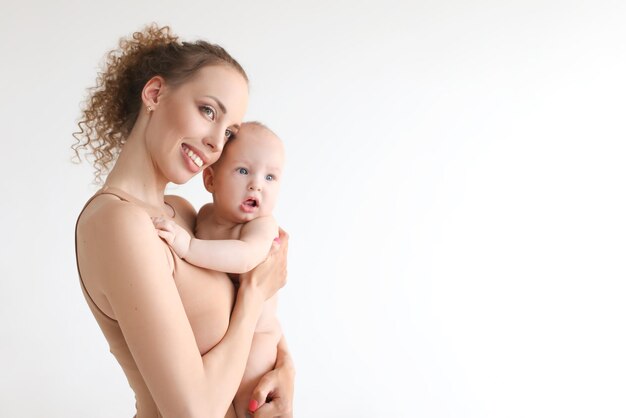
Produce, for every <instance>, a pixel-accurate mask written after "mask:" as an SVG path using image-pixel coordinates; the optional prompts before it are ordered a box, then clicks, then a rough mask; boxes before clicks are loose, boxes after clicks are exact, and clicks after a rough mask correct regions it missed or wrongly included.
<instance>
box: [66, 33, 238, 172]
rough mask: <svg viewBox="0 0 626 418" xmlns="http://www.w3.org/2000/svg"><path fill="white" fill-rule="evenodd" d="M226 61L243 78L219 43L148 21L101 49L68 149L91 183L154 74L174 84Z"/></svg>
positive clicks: (115, 150) (117, 145) (113, 152)
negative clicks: (101, 60) (184, 36)
mask: <svg viewBox="0 0 626 418" xmlns="http://www.w3.org/2000/svg"><path fill="white" fill-rule="evenodd" d="M219 64H222V65H229V66H231V67H232V68H234V69H236V70H237V71H238V72H239V73H241V75H242V76H243V77H244V78H245V79H246V81H247V80H248V77H247V76H246V73H245V71H244V70H243V68H242V67H241V65H239V63H238V62H237V61H235V59H234V58H233V57H231V56H230V55H229V54H228V52H226V51H225V50H224V49H223V48H222V47H220V46H218V45H215V44H210V43H208V42H205V41H196V42H181V41H179V40H178V37H177V36H175V35H174V34H172V33H171V31H170V28H169V27H168V26H163V27H159V26H158V25H157V24H155V23H153V24H151V25H148V26H147V27H146V28H145V29H143V30H142V31H140V32H135V33H133V34H132V36H131V37H130V38H122V39H121V40H120V42H119V48H117V49H115V50H113V51H111V52H109V53H108V54H107V55H106V61H105V65H104V71H103V72H101V73H99V74H98V78H97V80H96V85H95V86H94V87H92V88H90V89H89V95H88V98H87V100H86V102H85V105H84V108H83V111H82V118H81V119H80V121H79V122H78V129H79V130H78V131H77V132H74V134H73V136H74V138H75V139H76V142H75V143H74V145H72V149H73V150H74V152H75V161H76V162H80V161H81V158H80V156H81V154H83V155H84V156H85V157H86V158H87V159H88V160H89V161H90V162H91V163H92V164H93V166H94V168H95V171H94V174H95V183H102V178H103V176H105V175H106V174H107V173H108V171H109V170H110V168H111V167H110V166H111V164H112V162H114V161H115V159H116V158H117V156H118V155H119V152H120V150H121V149H122V146H123V145H124V142H125V141H126V138H127V137H128V135H129V134H130V131H131V129H132V128H133V125H134V124H135V121H136V119H137V116H138V114H139V111H140V109H141V107H142V102H141V91H142V89H143V87H144V86H145V84H146V83H147V82H148V80H150V79H151V78H152V77H154V76H157V75H159V76H161V77H163V78H164V79H165V80H166V81H167V83H168V84H170V85H172V86H177V85H180V84H182V83H184V82H185V81H186V80H188V79H189V78H190V77H192V76H193V75H194V74H195V73H196V72H197V71H198V70H199V69H201V68H203V67H205V66H207V65H219Z"/></svg>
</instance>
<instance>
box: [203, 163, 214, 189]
mask: <svg viewBox="0 0 626 418" xmlns="http://www.w3.org/2000/svg"><path fill="white" fill-rule="evenodd" d="M213 174H214V173H213V167H207V168H205V169H204V171H203V172H202V180H203V181H204V188H205V189H206V190H207V192H209V193H213V190H215V188H214V187H213V180H214V179H215V177H214V176H213Z"/></svg>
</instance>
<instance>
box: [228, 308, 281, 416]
mask: <svg viewBox="0 0 626 418" xmlns="http://www.w3.org/2000/svg"><path fill="white" fill-rule="evenodd" d="M275 308H276V301H275V300H272V299H270V300H268V301H267V302H266V306H265V307H264V310H263V314H262V315H261V318H260V319H259V323H258V324H257V329H256V331H255V333H254V337H253V339H252V347H251V348H250V355H249V356H248V363H247V364H246V370H245V372H244V375H243V378H242V379H241V385H239V389H238V390H237V394H236V395H235V400H234V401H233V404H234V405H235V411H236V412H237V417H238V418H246V417H248V416H250V414H249V412H248V405H249V403H250V399H252V391H253V390H254V388H255V387H256V385H257V384H258V383H259V381H260V380H261V378H262V377H263V376H264V375H265V373H267V372H269V371H270V370H273V369H274V366H275V365H276V352H277V346H278V342H279V341H280V337H281V335H282V331H281V329H280V323H279V322H278V319H277V318H276V315H275Z"/></svg>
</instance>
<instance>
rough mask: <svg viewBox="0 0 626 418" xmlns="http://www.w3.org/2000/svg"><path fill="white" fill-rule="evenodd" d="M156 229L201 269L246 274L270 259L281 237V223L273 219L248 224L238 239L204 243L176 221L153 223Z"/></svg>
mask: <svg viewBox="0 0 626 418" xmlns="http://www.w3.org/2000/svg"><path fill="white" fill-rule="evenodd" d="M153 222H154V226H155V227H156V228H157V229H158V230H159V231H158V232H159V236H160V237H161V238H163V239H164V240H165V241H167V243H168V244H169V245H170V246H171V247H172V249H173V250H174V251H175V252H176V254H178V256H179V257H181V258H184V259H185V260H187V261H188V262H189V263H191V264H194V265H196V266H199V267H203V268H207V269H211V270H215V271H223V272H227V273H238V274H239V273H246V272H248V271H250V270H252V269H253V268H254V267H256V266H257V265H258V264H259V263H261V261H263V260H264V259H265V257H267V254H268V253H269V251H270V248H271V247H272V241H273V240H274V238H276V237H277V236H278V224H277V223H276V221H275V220H274V218H273V217H271V216H263V217H259V218H256V219H253V220H252V221H250V222H248V223H246V224H245V225H244V226H243V227H242V228H241V234H240V237H239V239H229V240H204V239H197V238H194V237H191V236H190V235H189V233H188V232H187V231H186V230H184V229H183V228H181V227H180V226H178V224H176V223H175V222H173V221H170V220H168V219H163V218H156V219H154V220H153Z"/></svg>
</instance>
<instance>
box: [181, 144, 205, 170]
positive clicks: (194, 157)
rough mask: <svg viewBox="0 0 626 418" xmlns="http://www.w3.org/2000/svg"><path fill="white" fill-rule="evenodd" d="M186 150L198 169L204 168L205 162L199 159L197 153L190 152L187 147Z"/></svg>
mask: <svg viewBox="0 0 626 418" xmlns="http://www.w3.org/2000/svg"><path fill="white" fill-rule="evenodd" d="M185 150H186V151H185V152H186V154H187V155H188V156H189V158H191V161H193V162H194V163H196V165H197V166H198V167H202V164H204V162H203V161H202V158H200V157H198V155H197V154H196V153H194V152H193V151H192V150H190V149H189V148H187V147H185Z"/></svg>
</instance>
